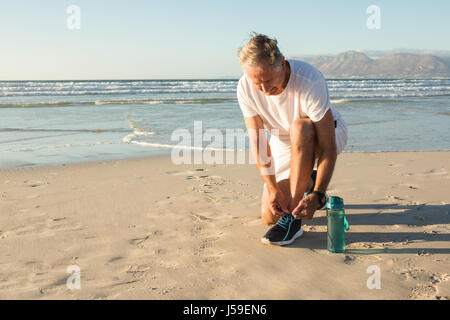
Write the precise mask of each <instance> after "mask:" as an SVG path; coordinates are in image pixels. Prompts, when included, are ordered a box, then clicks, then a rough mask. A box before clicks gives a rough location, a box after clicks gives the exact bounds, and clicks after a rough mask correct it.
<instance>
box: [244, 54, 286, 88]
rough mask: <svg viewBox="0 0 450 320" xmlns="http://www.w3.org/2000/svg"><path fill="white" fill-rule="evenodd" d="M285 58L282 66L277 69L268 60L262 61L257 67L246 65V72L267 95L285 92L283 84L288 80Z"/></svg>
mask: <svg viewBox="0 0 450 320" xmlns="http://www.w3.org/2000/svg"><path fill="white" fill-rule="evenodd" d="M285 64H286V62H285V60H284V59H283V62H282V68H281V69H280V70H279V71H277V70H276V69H274V68H273V67H272V66H271V65H270V64H269V62H268V61H264V62H261V64H260V65H259V66H257V67H253V66H244V67H243V69H244V72H245V73H246V74H247V76H248V77H249V78H250V80H251V81H252V82H253V84H254V85H255V86H257V87H258V89H259V90H261V91H262V92H263V93H264V94H265V95H268V96H272V95H278V94H280V93H281V92H283V90H284V88H283V84H284V82H285V80H286V68H285Z"/></svg>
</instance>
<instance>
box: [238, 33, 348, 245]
mask: <svg viewBox="0 0 450 320" xmlns="http://www.w3.org/2000/svg"><path fill="white" fill-rule="evenodd" d="M238 57H239V61H240V63H241V66H242V68H243V70H244V75H243V76H242V77H241V79H240V80H239V84H238V88H237V97H238V101H239V106H240V108H241V110H242V113H243V115H244V121H245V125H246V127H247V132H248V133H249V138H250V144H251V149H252V152H253V156H254V157H255V162H256V165H257V167H258V170H259V171H260V173H261V176H262V178H263V180H264V181H265V183H264V188H263V193H262V200H261V217H262V219H263V220H264V221H265V222H266V223H267V224H275V225H274V226H273V227H272V228H271V229H270V230H269V231H268V232H267V233H266V235H265V236H264V237H263V238H262V239H261V240H262V242H263V243H270V244H275V245H287V244H290V243H292V242H293V241H294V240H295V239H296V238H298V237H300V236H301V235H302V232H303V231H302V229H301V221H302V219H312V217H313V215H314V212H315V211H316V210H318V209H324V208H325V207H326V201H327V198H328V196H327V195H326V194H325V191H326V189H327V186H328V184H329V182H330V180H331V177H332V174H333V170H334V166H335V163H336V159H337V155H338V154H339V153H341V152H342V150H343V149H344V147H345V145H346V143H347V126H346V124H345V122H344V120H343V119H342V117H341V115H340V114H339V112H338V111H337V110H336V109H335V108H334V107H333V106H332V105H331V104H330V98H329V94H328V87H327V84H326V81H325V79H324V77H323V75H322V74H321V73H320V71H319V70H317V69H316V68H314V67H313V66H311V65H309V64H307V63H306V62H303V61H298V60H286V59H285V58H284V56H283V55H282V54H281V52H280V50H279V49H278V46H277V41H276V40H275V39H270V38H269V37H267V36H265V35H262V34H254V36H253V37H252V38H251V39H250V41H249V42H248V43H247V44H246V45H245V46H243V47H242V48H239V50H238ZM264 127H265V128H266V129H267V130H269V132H271V136H270V141H269V142H268V141H267V137H266V135H265V134H260V132H264ZM276 130H277V131H278V133H277V132H276ZM264 149H265V150H267V152H262V150H264ZM264 154H266V157H264ZM316 159H317V171H316V170H314V171H313V168H314V165H315V162H316ZM305 195H306V196H305Z"/></svg>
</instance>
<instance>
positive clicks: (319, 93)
mask: <svg viewBox="0 0 450 320" xmlns="http://www.w3.org/2000/svg"><path fill="white" fill-rule="evenodd" d="M304 105H305V110H304V112H305V113H306V114H307V115H308V117H309V118H310V119H311V121H312V122H319V121H320V120H322V118H323V116H324V115H325V113H326V112H327V111H328V109H329V108H330V96H329V93H328V86H327V83H326V81H325V79H324V78H322V79H319V80H316V81H314V82H312V83H311V85H310V86H309V88H308V89H307V91H306V94H305V99H304Z"/></svg>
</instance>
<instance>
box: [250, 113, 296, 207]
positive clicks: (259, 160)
mask: <svg viewBox="0 0 450 320" xmlns="http://www.w3.org/2000/svg"><path fill="white" fill-rule="evenodd" d="M244 121H245V125H246V126H247V132H248V136H249V138H250V147H251V150H252V152H253V157H254V159H255V160H256V166H257V167H258V170H259V172H260V174H261V176H262V178H263V180H264V181H265V182H266V187H267V191H268V196H267V198H266V200H265V201H267V202H266V204H265V205H266V206H267V207H268V208H270V211H271V213H272V215H274V216H275V215H278V216H281V215H283V214H285V213H289V211H288V209H287V202H286V198H285V196H284V195H283V192H282V191H281V189H280V188H279V187H278V183H277V181H276V178H275V169H274V168H275V167H274V162H273V158H272V153H271V151H270V145H269V142H268V140H267V137H266V133H265V131H264V125H263V121H262V119H261V117H260V116H258V115H257V116H254V117H245V118H244Z"/></svg>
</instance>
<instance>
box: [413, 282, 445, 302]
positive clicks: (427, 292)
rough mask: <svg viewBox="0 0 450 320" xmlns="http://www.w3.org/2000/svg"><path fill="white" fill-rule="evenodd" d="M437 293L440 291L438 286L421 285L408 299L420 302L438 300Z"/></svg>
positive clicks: (414, 289) (415, 288)
mask: <svg viewBox="0 0 450 320" xmlns="http://www.w3.org/2000/svg"><path fill="white" fill-rule="evenodd" d="M437 293H438V290H437V288H436V286H434V285H423V284H420V285H417V286H416V287H414V288H413V289H412V290H411V292H410V294H409V296H408V298H410V299H419V300H425V299H437Z"/></svg>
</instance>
